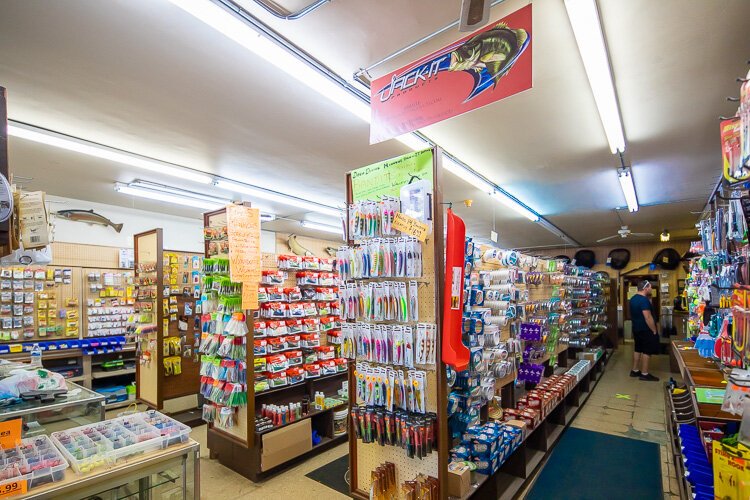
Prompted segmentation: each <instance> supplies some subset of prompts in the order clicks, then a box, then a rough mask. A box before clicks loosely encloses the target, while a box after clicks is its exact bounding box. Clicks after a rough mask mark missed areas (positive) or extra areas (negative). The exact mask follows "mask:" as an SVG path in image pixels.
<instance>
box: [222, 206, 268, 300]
mask: <svg viewBox="0 0 750 500" xmlns="http://www.w3.org/2000/svg"><path fill="white" fill-rule="evenodd" d="M227 236H228V240H229V278H230V279H231V280H232V281H234V282H235V283H242V309H257V308H258V283H260V278H261V255H260V210H258V209H257V208H249V207H245V206H242V205H227Z"/></svg>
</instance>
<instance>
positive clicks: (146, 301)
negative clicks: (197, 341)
mask: <svg viewBox="0 0 750 500" xmlns="http://www.w3.org/2000/svg"><path fill="white" fill-rule="evenodd" d="M162 238H163V237H162V231H161V229H155V230H153V231H147V232H145V233H140V234H136V235H134V237H133V239H134V243H135V252H134V256H135V297H136V300H135V304H134V308H135V312H134V314H133V316H132V319H131V322H130V329H131V331H132V332H133V335H134V336H135V339H136V342H137V343H138V353H139V357H138V360H137V364H136V391H137V397H138V398H139V399H140V400H142V401H143V402H145V403H146V404H148V405H149V406H152V407H154V408H157V409H159V408H161V406H162V393H161V391H162V388H161V383H160V381H161V374H162V367H161V366H160V364H161V351H160V347H161V346H160V345H159V343H160V342H161V339H162V334H161V331H160V328H159V327H160V324H159V323H160V321H161V317H162V312H161V309H160V307H159V301H160V298H161V282H162V273H163V269H162V257H161V253H162V248H161V247H162V241H163V240H162Z"/></svg>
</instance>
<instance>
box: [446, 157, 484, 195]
mask: <svg viewBox="0 0 750 500" xmlns="http://www.w3.org/2000/svg"><path fill="white" fill-rule="evenodd" d="M443 168H444V169H445V170H447V171H448V172H450V173H452V174H453V175H455V176H456V177H458V178H459V179H462V180H464V181H466V182H468V183H469V184H471V185H472V186H474V187H475V188H477V189H479V190H480V191H483V192H485V193H487V194H492V193H493V192H495V186H494V185H492V184H490V183H489V182H487V181H486V180H484V179H482V178H481V177H480V176H478V175H477V174H476V173H474V172H473V171H472V170H469V169H468V168H466V167H465V166H464V165H462V164H461V163H459V162H458V161H457V160H455V159H454V158H453V157H451V156H448V155H446V154H445V153H443Z"/></svg>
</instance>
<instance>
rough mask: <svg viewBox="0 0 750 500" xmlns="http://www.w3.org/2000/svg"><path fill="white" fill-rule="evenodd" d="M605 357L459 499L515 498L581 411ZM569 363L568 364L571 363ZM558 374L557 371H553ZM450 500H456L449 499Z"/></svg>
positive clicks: (605, 359)
mask: <svg viewBox="0 0 750 500" xmlns="http://www.w3.org/2000/svg"><path fill="white" fill-rule="evenodd" d="M607 361H608V358H607V357H606V356H602V357H601V358H600V359H599V360H598V361H596V362H595V363H592V365H591V369H590V370H589V371H588V373H586V374H585V375H583V376H582V377H581V379H580V380H579V381H578V382H577V383H576V385H575V386H574V387H573V388H572V389H571V390H570V392H568V394H567V395H566V396H565V397H564V398H563V399H562V400H561V401H559V402H558V403H557V404H556V405H555V406H554V407H553V408H552V409H551V410H550V411H549V412H548V413H547V415H546V417H545V418H544V419H543V420H542V421H541V422H540V423H539V425H537V427H535V428H534V429H530V430H527V432H526V436H525V438H524V441H523V443H522V444H521V445H520V446H519V447H518V448H517V449H516V450H515V451H514V452H513V453H512V454H511V455H510V456H509V457H508V458H507V459H506V461H505V462H504V463H503V465H502V466H501V467H500V469H499V470H498V472H496V473H495V474H493V475H491V476H486V475H483V474H476V475H475V476H476V483H475V484H472V489H471V491H470V492H469V493H468V494H466V495H465V496H463V497H461V498H460V500H466V499H469V498H477V499H481V498H503V499H514V498H518V495H519V494H521V493H522V492H523V491H524V490H525V489H526V488H527V487H528V485H529V484H530V482H531V480H532V478H534V476H535V474H536V472H537V470H538V469H539V467H540V465H541V464H542V463H543V462H544V461H545V460H546V459H547V458H548V457H549V455H550V454H551V453H552V450H553V449H554V447H555V445H556V444H557V442H558V441H559V439H560V437H561V436H562V434H563V432H564V431H565V429H566V428H568V427H569V426H570V424H571V422H572V421H573V419H574V418H575V416H576V415H577V414H578V412H579V411H580V410H581V408H583V406H584V404H585V403H586V401H587V400H588V398H589V396H590V395H591V393H592V392H593V391H594V388H595V387H596V386H597V384H598V383H599V380H600V379H601V374H602V373H603V372H604V370H605V367H606V364H607ZM571 364H572V362H571ZM555 371H556V373H560V372H561V371H562V370H560V369H559V368H558V369H557V370H555ZM449 498H450V500H459V499H458V498H457V497H449Z"/></svg>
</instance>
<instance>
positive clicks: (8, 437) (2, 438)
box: [0, 418, 21, 449]
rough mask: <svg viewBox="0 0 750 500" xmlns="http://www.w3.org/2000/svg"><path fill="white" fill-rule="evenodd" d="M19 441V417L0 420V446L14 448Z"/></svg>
mask: <svg viewBox="0 0 750 500" xmlns="http://www.w3.org/2000/svg"><path fill="white" fill-rule="evenodd" d="M20 442H21V419H20V418H16V419H13V420H7V421H5V422H0V448H5V449H8V448H15V447H16V445H17V444H18V443H20Z"/></svg>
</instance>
